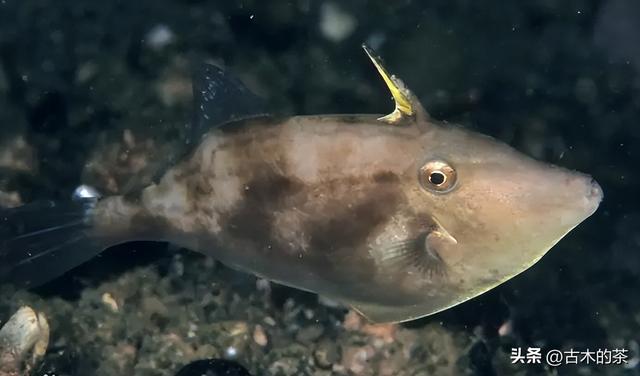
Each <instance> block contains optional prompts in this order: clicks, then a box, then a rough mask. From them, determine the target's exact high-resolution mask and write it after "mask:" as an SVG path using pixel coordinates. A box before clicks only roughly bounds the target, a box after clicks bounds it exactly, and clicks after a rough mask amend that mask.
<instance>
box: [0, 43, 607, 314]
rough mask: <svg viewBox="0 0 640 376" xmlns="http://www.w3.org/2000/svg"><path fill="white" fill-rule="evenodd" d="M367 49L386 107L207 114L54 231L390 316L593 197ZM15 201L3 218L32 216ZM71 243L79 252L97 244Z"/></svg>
mask: <svg viewBox="0 0 640 376" xmlns="http://www.w3.org/2000/svg"><path fill="white" fill-rule="evenodd" d="M367 53H368V54H369V56H370V57H371V59H372V61H373V62H374V65H375V66H376V68H377V69H378V71H379V72H380V74H381V75H382V77H383V79H384V80H385V82H386V83H387V85H388V87H389V89H390V90H391V93H392V95H393V96H394V99H395V102H396V109H395V111H394V112H392V113H391V114H390V115H387V116H385V117H379V116H374V115H318V116H296V117H290V118H277V117H270V116H261V115H255V114H254V115H252V116H246V117H243V116H239V117H238V118H239V119H238V120H231V121H227V122H223V123H222V124H215V126H213V125H210V126H208V127H205V128H204V129H206V131H204V132H202V136H201V137H198V138H194V139H195V140H197V141H198V142H197V146H196V147H195V148H194V150H193V151H192V152H191V153H190V154H189V155H187V156H186V157H185V158H184V159H183V160H181V161H180V162H179V163H177V164H176V165H174V166H172V167H171V168H169V169H168V170H167V171H166V172H165V173H164V174H163V175H162V176H161V177H160V178H159V179H158V180H157V182H156V183H154V184H152V185H150V186H147V187H145V188H143V189H141V190H138V191H137V192H132V193H129V194H126V195H122V196H112V197H105V198H101V199H100V200H92V201H89V202H87V201H85V202H82V203H79V204H76V206H79V205H81V211H79V212H81V213H82V214H81V215H79V219H78V220H76V221H75V222H73V226H63V229H66V230H61V231H63V232H60V231H57V232H58V233H59V234H62V235H59V236H64V231H67V232H69V233H70V234H78V233H80V234H81V238H82V239H83V241H84V242H85V244H86V241H85V240H91V241H92V242H93V247H94V248H95V249H102V248H105V247H108V246H110V245H113V244H115V243H121V242H126V241H131V240H156V241H157V240H161V241H168V242H171V243H174V244H177V245H180V246H183V247H186V248H189V249H192V250H195V251H199V252H202V253H205V254H208V255H211V256H213V257H215V258H217V259H219V260H220V261H222V262H223V263H225V264H227V265H229V266H231V267H234V268H237V269H241V270H244V271H247V272H250V273H254V274H256V275H259V276H261V277H264V278H267V279H269V280H272V281H275V282H278V283H282V284H285V285H289V286H293V287H296V288H300V289H304V290H309V291H313V292H316V293H320V294H322V295H325V296H328V297H331V298H334V299H336V300H339V301H342V302H345V303H346V304H349V305H351V306H352V307H354V308H355V309H356V310H358V311H360V312H361V313H362V314H363V315H365V316H366V317H368V318H369V319H371V320H372V321H377V322H388V321H407V320H411V319H415V318H418V317H422V316H425V315H428V314H431V313H434V312H438V311H441V310H443V309H446V308H448V307H451V306H453V305H456V304H458V303H461V302H463V301H465V300H468V299H470V298H472V297H474V296H477V295H479V294H481V293H483V292H485V291H487V290H489V289H491V288H493V287H495V286H496V285H498V284H500V283H502V282H504V281H506V280H508V279H509V278H511V277H513V276H514V275H516V274H518V273H520V272H522V271H524V270H526V269H527V268H528V267H530V266H531V265H533V264H534V263H535V262H536V261H537V260H538V259H540V257H542V256H543V255H544V254H545V253H546V252H547V251H548V250H549V249H550V248H551V247H552V246H553V245H554V244H555V243H556V242H558V241H559V240H560V239H561V238H562V237H563V236H564V235H565V234H566V233H567V232H569V231H570V230H571V229H572V228H573V227H575V226H576V225H578V224H579V223H580V222H581V221H583V220H584V219H585V218H587V217H588V216H589V215H591V214H592V213H593V212H594V211H595V210H596V208H597V206H598V204H599V202H600V200H601V198H602V191H601V189H600V188H599V186H598V185H597V183H595V182H594V181H593V180H592V179H591V178H590V177H589V176H587V175H584V174H580V173H577V172H572V171H569V170H565V169H562V168H559V167H554V166H550V165H547V164H545V163H541V162H538V161H535V160H533V159H531V158H529V157H527V156H525V155H523V154H521V153H519V152H517V151H516V150H514V149H512V148H511V147H509V146H507V145H505V144H503V143H501V142H499V141H496V140H494V139H492V138H490V137H487V136H484V135H480V134H477V133H474V132H470V131H468V130H465V129H463V128H461V127H458V126H451V125H446V124H441V123H437V122H435V121H434V120H432V119H431V118H430V117H429V116H428V114H427V113H426V111H425V110H424V109H423V108H422V106H421V105H420V104H419V102H418V101H417V99H416V97H415V96H414V95H413V94H412V93H411V92H410V91H409V90H408V89H407V88H406V86H405V85H404V84H403V83H402V81H400V80H399V79H397V78H396V77H395V76H392V75H390V74H388V73H387V72H386V70H385V69H384V67H383V66H382V64H381V61H380V60H379V58H377V57H375V55H373V54H372V52H371V51H370V50H368V49H367ZM215 74H216V73H215V72H214V71H208V73H207V74H206V75H205V76H204V78H203V82H202V83H201V84H200V85H194V87H196V90H197V91H198V90H199V92H196V105H197V107H199V108H200V109H201V114H200V115H201V116H199V117H197V119H199V120H196V121H195V123H207V121H210V120H211V118H216V116H217V115H216V113H213V112H211V111H207V110H208V109H210V108H211V109H213V110H212V111H214V112H215V111H220V108H219V107H216V104H219V103H218V102H219V101H218V100H217V99H216V97H215V93H217V92H219V89H220V88H221V87H226V86H225V85H229V83H228V82H226V83H222V82H220V81H219V80H217V79H216V78H215V77H213V76H212V75H215ZM220 74H221V73H220ZM237 93H239V94H243V95H244V94H246V93H244V90H243V89H239V90H237ZM240 107H241V106H240ZM240 112H242V111H240ZM51 206H52V207H56V205H54V204H52V205H51ZM23 212H24V211H23ZM32 212H33V211H32ZM16 213H18V214H16ZM16 213H9V214H6V215H5V223H15V222H17V221H19V220H20V219H21V218H24V217H25V215H24V214H19V213H20V211H18V212H16ZM21 231H22V233H21V234H19V235H16V236H13V237H9V238H8V240H6V241H5V242H4V245H3V249H0V256H2V254H3V253H4V254H8V255H11V254H13V256H11V257H13V258H7V260H9V261H8V262H7V264H8V265H9V267H8V268H6V270H5V272H4V274H5V275H14V276H16V275H19V274H21V275H25V274H23V273H17V272H16V270H26V269H24V268H27V267H30V265H31V264H32V263H33V261H34V259H33V258H32V257H31V256H30V257H24V252H23V253H22V255H23V257H20V255H18V256H16V255H15V253H16V252H17V250H19V249H24V248H25V247H26V246H27V245H28V244H29V243H28V242H30V241H31V238H30V237H29V236H28V235H29V234H30V233H31V234H33V233H34V232H35V231H25V230H24V229H22V230H21ZM54 232H56V231H54ZM47 233H48V232H47ZM67 235H69V234H67ZM37 236H42V233H41V232H40V233H37ZM47 236H48V235H47ZM25 239H26V240H25ZM10 250H13V252H9V251H10ZM75 252H76V254H77V256H76V257H75V261H74V263H73V264H77V263H78V262H81V261H83V260H84V259H86V258H87V257H90V256H91V255H93V254H95V252H94V253H91V252H84V253H82V252H81V251H75ZM18 253H19V252H18ZM39 253H44V254H45V255H46V256H47V257H49V254H50V253H51V252H48V253H47V252H39ZM39 253H38V254H39ZM53 253H60V250H59V249H57V250H55V251H54V252H53ZM61 257H63V256H61ZM62 264H64V263H62ZM62 264H61V266H60V270H61V271H62V270H63V269H68V265H70V263H68V264H64V265H62ZM21 268H22V269H21ZM2 271H3V270H2V268H0V275H2ZM27 274H28V273H27Z"/></svg>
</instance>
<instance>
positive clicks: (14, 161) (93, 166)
mask: <svg viewBox="0 0 640 376" xmlns="http://www.w3.org/2000/svg"><path fill="white" fill-rule="evenodd" d="M638 11H639V10H638V6H637V5H636V4H635V2H633V1H632V0H611V1H596V0H590V1H587V0H569V1H551V0H537V1H533V0H532V1H522V2H503V1H498V0H495V1H483V2H475V1H468V0H453V1H452V0H441V1H429V2H421V1H396V2H389V1H382V0H380V1H373V2H366V1H350V2H339V1H312V0H298V1H287V2H284V1H273V2H266V1H257V0H255V1H239V2H227V1H208V2H207V1H201V0H183V1H179V0H173V1H168V0H167V1H147V0H145V1H135V2H133V1H132V2H125V1H104V2H89V1H84V2H74V1H55V2H54V1H46V0H22V1H17V0H2V1H0V205H1V206H16V205H19V204H20V203H24V202H29V201H32V200H35V199H42V198H51V199H60V198H66V197H68V196H69V194H70V192H71V191H72V190H73V188H74V187H75V186H77V185H78V184H79V183H80V182H86V183H91V184H93V185H95V186H97V187H98V188H99V189H100V190H101V191H102V192H105V193H115V192H120V191H122V190H125V189H128V188H130V185H131V184H133V185H134V186H135V185H143V184H144V183H145V181H148V179H149V178H150V177H152V176H153V172H154V171H155V169H156V168H159V166H160V167H161V165H162V164H163V163H164V162H166V160H167V157H170V156H172V155H179V154H180V148H181V147H182V144H181V142H180V136H181V135H182V134H183V132H184V125H185V124H186V123H188V122H189V120H190V116H191V115H190V105H191V103H190V101H191V94H190V90H191V89H190V81H189V75H190V68H189V66H190V63H191V62H197V61H210V62H214V63H217V64H219V65H223V66H226V67H227V68H228V69H230V70H232V71H234V72H236V73H237V75H238V76H239V77H240V78H241V79H242V80H243V81H245V82H246V83H247V85H248V86H250V87H251V88H252V89H253V90H254V91H255V92H257V93H258V94H260V95H261V96H263V97H264V98H265V99H266V100H267V102H268V103H269V106H270V108H272V109H273V112H275V113H281V114H309V113H335V112H356V113H367V112H373V113H380V112H387V111H389V110H390V109H391V107H392V104H391V102H390V101H389V98H388V94H387V92H386V91H385V88H384V86H383V84H382V83H381V82H380V80H379V78H378V76H377V75H376V73H375V71H374V69H373V68H372V67H371V66H370V64H369V62H368V60H367V59H366V57H365V56H364V55H363V53H362V51H361V50H360V47H359V46H360V43H361V42H363V41H367V42H368V43H370V44H371V45H373V46H374V47H376V48H377V49H378V50H379V52H380V53H381V54H382V55H383V56H384V57H385V60H386V61H387V65H388V66H389V68H390V69H391V70H392V71H394V72H395V73H397V74H398V75H399V76H401V77H402V78H403V79H404V80H405V81H406V82H407V84H408V85H409V86H410V87H411V88H413V90H414V91H415V92H416V93H417V94H418V95H419V97H420V98H421V99H422V101H423V103H424V104H425V106H426V107H427V108H428V110H429V111H430V112H431V113H432V115H433V116H434V117H435V118H438V119H446V120H449V121H455V122H459V123H463V124H464V125H467V126H472V127H474V128H475V129H477V130H479V131H482V132H484V133H488V134H491V135H493V136H495V137H498V138H500V139H503V140H505V141H506V142H508V143H510V144H512V145H514V146H515V147H516V148H518V149H520V150H522V151H524V152H526V153H528V154H530V155H533V156H535V157H537V158H540V159H546V160H549V161H552V162H554V163H557V164H560V165H563V166H565V167H569V168H574V169H578V170H581V171H585V172H589V173H590V174H592V175H593V176H594V177H595V178H596V180H597V181H598V182H599V183H600V184H601V185H602V186H603V189H604V192H605V201H604V202H603V204H602V206H601V208H600V209H599V211H598V212H597V213H596V215H595V216H594V217H592V218H590V219H589V220H588V221H587V222H586V223H584V224H583V225H581V226H580V227H579V228H578V229H576V230H575V231H574V232H572V233H571V234H570V235H569V236H568V237H567V238H566V239H564V240H563V241H562V242H561V243H560V244H559V245H558V246H556V247H555V248H554V249H553V250H552V251H551V252H550V253H549V255H547V256H546V257H544V258H543V260H542V261H541V262H539V263H538V264H536V265H535V266H534V267H533V268H531V269H530V270H529V271H527V272H525V273H523V274H522V275H520V276H518V277H517V278H515V279H514V280H512V281H510V282H508V283H506V284H505V285H503V286H501V287H499V288H497V289H495V290H494V291H492V292H490V293H488V294H485V295H483V296H481V297H479V298H477V299H474V300H473V301H471V302H468V303H466V304H463V305H461V306H459V307H456V308H454V309H451V310H449V311H446V312H443V313H441V314H437V315H434V316H432V317H429V318H425V319H422V320H419V321H417V322H413V323H409V324H405V325H387V326H371V325H368V324H367V323H366V322H363V321H362V320H361V319H360V318H359V317H358V316H357V315H356V314H355V313H354V312H349V311H348V310H347V309H345V308H342V307H339V306H335V304H332V303H331V302H325V301H321V302H319V301H318V298H317V297H316V296H314V295H312V294H307V293H302V292H299V291H295V290H292V289H288V288H284V287H279V286H275V285H271V284H269V283H267V282H265V281H261V280H256V279H255V278H254V277H252V276H248V275H246V274H242V273H237V272H233V271H231V270H229V269H227V268H225V267H223V266H222V265H220V264H217V263H216V262H215V261H214V260H212V259H207V258H204V257H202V256H199V255H196V254H192V253H189V252H188V251H185V250H177V249H170V248H169V249H168V248H167V246H166V245H163V244H145V243H136V244H130V245H123V246H119V247H116V248H114V249H111V250H109V251H107V252H105V253H104V254H103V255H102V256H101V257H98V258H96V259H94V260H92V261H91V262H89V263H88V264H85V265H83V266H81V267H79V268H78V269H76V270H74V271H72V272H71V273H69V274H67V275H66V276H64V277H62V278H60V279H58V280H56V281H53V282H52V283H50V284H47V285H45V286H43V287H41V288H39V289H37V290H35V291H31V292H25V291H19V292H14V291H11V290H10V289H9V288H4V287H3V288H0V325H1V324H2V323H4V321H5V320H6V319H8V318H9V316H10V315H11V314H12V313H13V312H15V310H17V309H18V307H20V306H21V305H24V304H28V305H31V306H32V307H33V308H35V309H37V310H40V311H43V312H44V313H45V314H46V315H47V317H48V319H49V324H50V326H51V343H50V347H49V352H48V354H47V355H46V356H45V358H44V361H43V363H42V364H41V366H40V368H39V369H38V370H37V371H36V372H34V373H33V374H34V375H41V374H45V373H47V374H55V375H74V376H75V375H79V376H83V375H105V376H106V375H109V376H111V375H173V374H175V372H177V370H178V369H179V368H180V367H181V366H182V365H184V364H186V363H188V362H189V361H191V360H194V359H201V358H211V357H214V358H231V359H235V360H237V361H238V362H239V363H241V364H243V365H245V366H246V367H247V368H249V369H250V370H251V372H252V373H254V374H258V375H305V374H317V375H330V374H337V375H340V374H358V375H360V374H362V375H416V376H417V375H452V374H483V375H484V374H487V375H492V374H497V375H511V374H518V375H534V374H550V375H553V374H569V375H600V374H611V375H620V374H625V375H637V374H639V373H640V370H639V368H638V362H639V358H638V356H639V345H638V341H639V337H638V333H640V300H639V299H638V298H637V297H638V287H640V286H639V285H640V284H639V280H638V277H639V275H638V273H639V271H640V232H639V231H638V228H639V226H640V201H639V200H637V193H638V191H639V189H638V188H639V186H640V182H639V180H638V177H639V176H640V175H638V164H639V163H640V154H639V153H638V152H637V150H640V148H639V146H640V145H639V144H640V142H639V141H640V127H639V126H638V122H639V119H640V118H639V116H640V81H639V79H638V77H639V76H638V72H639V71H638V69H640V52H639V50H638V48H639V47H638V46H640V43H638V42H639V41H638V38H639V37H638V35H640V18H638V17H637V14H639V13H638ZM132 174H134V175H135V176H136V179H135V180H134V181H133V182H132V180H131V179H130V178H129V177H130V176H131V175H132ZM274 261H275V262H277V260H274ZM513 347H522V348H525V349H526V348H527V347H540V348H542V349H543V351H548V350H552V349H559V350H564V351H568V350H570V349H576V350H579V351H584V350H586V349H588V348H589V349H598V348H607V349H614V348H625V349H628V350H629V353H628V359H627V362H628V363H627V364H625V365H597V366H594V365H586V364H584V363H583V364H578V365H565V366H562V367H559V368H555V367H550V366H547V365H545V364H544V361H543V362H542V363H543V364H540V365H535V364H524V365H523V364H515V365H512V364H511V361H510V358H509V357H510V353H511V349H512V348H513Z"/></svg>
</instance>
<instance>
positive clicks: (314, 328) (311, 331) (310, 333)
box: [296, 324, 324, 343]
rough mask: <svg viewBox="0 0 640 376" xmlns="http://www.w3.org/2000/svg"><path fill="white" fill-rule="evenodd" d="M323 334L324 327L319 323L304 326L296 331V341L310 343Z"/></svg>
mask: <svg viewBox="0 0 640 376" xmlns="http://www.w3.org/2000/svg"><path fill="white" fill-rule="evenodd" d="M323 334H324V327H323V326H322V325H319V324H314V325H310V326H306V327H304V328H302V329H300V330H299V331H298V333H297V334H296V340H297V341H298V342H303V343H310V342H315V341H316V340H317V339H318V338H320V337H322V335H323Z"/></svg>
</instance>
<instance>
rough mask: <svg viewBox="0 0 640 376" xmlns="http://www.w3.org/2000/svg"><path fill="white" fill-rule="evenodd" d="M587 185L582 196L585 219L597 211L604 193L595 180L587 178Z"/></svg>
mask: <svg viewBox="0 0 640 376" xmlns="http://www.w3.org/2000/svg"><path fill="white" fill-rule="evenodd" d="M588 179H589V180H588V183H587V185H586V193H585V195H584V201H585V208H586V217H589V216H591V215H592V214H593V213H595V212H596V210H598V207H599V206H600V203H601V202H602V200H603V198H604V192H603V191H602V187H600V184H598V182H597V181H595V179H593V178H591V177H588Z"/></svg>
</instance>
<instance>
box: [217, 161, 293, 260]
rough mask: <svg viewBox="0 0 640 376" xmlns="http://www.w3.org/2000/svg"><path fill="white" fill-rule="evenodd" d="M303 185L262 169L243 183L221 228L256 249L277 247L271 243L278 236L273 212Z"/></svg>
mask: <svg viewBox="0 0 640 376" xmlns="http://www.w3.org/2000/svg"><path fill="white" fill-rule="evenodd" d="M302 188H303V186H302V185H301V184H300V183H299V182H297V181H295V180H294V179H291V178H288V177H286V176H283V175H279V174H276V173H274V172H272V171H268V170H263V171H262V172H261V173H258V174H257V176H255V177H254V178H253V179H252V180H251V181H249V182H248V183H247V184H246V189H245V192H244V199H243V200H242V201H241V202H240V204H239V205H238V206H237V207H236V208H235V209H234V210H233V211H232V212H231V213H229V215H228V217H227V218H226V220H225V224H224V225H223V229H224V230H226V231H227V232H228V233H229V234H230V235H232V236H234V237H236V238H238V239H243V240H246V241H250V242H252V243H253V245H254V246H255V247H256V248H258V249H262V248H265V247H275V248H279V247H280V245H279V244H274V242H277V238H276V237H275V236H274V232H275V231H274V228H273V224H274V218H273V213H274V212H275V211H276V210H278V209H279V207H280V206H282V205H283V202H284V200H285V199H286V198H287V197H289V196H291V195H293V194H295V193H296V192H299V191H300V190H301V189H302Z"/></svg>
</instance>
